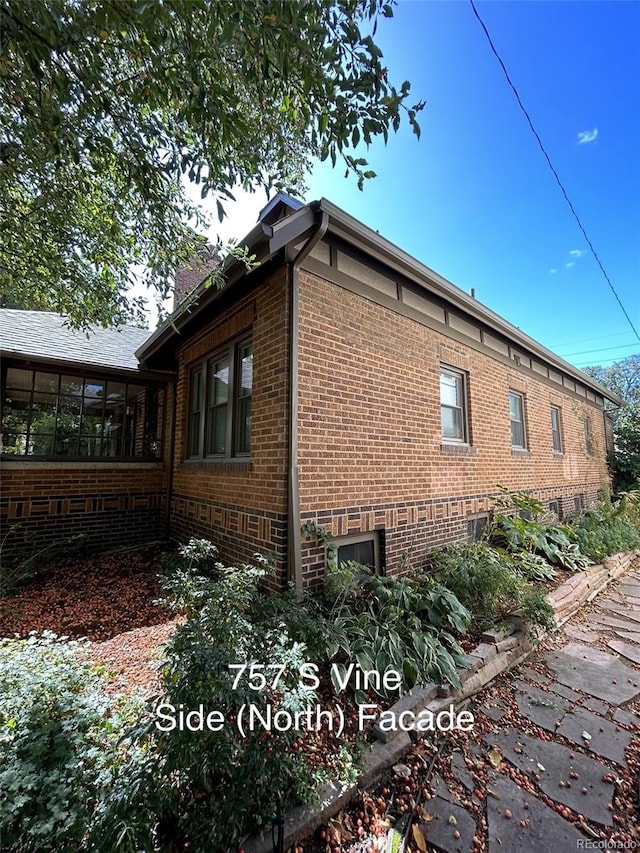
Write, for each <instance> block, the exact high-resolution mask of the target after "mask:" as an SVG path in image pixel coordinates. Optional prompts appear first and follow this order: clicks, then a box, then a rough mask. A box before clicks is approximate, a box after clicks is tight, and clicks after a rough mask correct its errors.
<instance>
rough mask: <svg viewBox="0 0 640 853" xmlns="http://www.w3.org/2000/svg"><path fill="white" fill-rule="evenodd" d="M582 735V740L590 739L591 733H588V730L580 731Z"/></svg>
mask: <svg viewBox="0 0 640 853" xmlns="http://www.w3.org/2000/svg"><path fill="white" fill-rule="evenodd" d="M582 737H583V738H584V740H591V735H590V734H589V732H582Z"/></svg>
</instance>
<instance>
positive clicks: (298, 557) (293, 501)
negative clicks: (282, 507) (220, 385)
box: [287, 211, 329, 595]
mask: <svg viewBox="0 0 640 853" xmlns="http://www.w3.org/2000/svg"><path fill="white" fill-rule="evenodd" d="M328 225H329V215H328V214H327V213H326V212H325V211H322V219H321V220H320V223H319V224H318V226H317V228H316V230H315V231H314V233H313V234H312V236H311V237H310V238H309V239H308V240H307V242H306V243H305V244H304V246H303V247H302V248H301V249H300V251H299V252H298V253H297V255H296V256H295V257H294V258H293V260H292V261H291V262H290V291H289V436H288V438H289V445H288V481H287V486H288V493H287V522H288V523H287V543H288V548H287V562H288V577H289V580H290V581H291V580H293V581H294V582H295V588H296V594H297V595H300V594H301V593H302V588H303V582H302V581H303V578H302V547H301V542H300V494H299V488H298V485H299V484H298V336H299V330H300V329H299V327H300V318H299V310H298V308H299V306H298V294H299V289H300V283H299V272H300V266H301V264H302V262H303V261H304V259H305V258H306V257H307V255H308V254H309V253H310V252H312V251H313V249H314V247H315V246H316V245H317V244H318V243H319V242H320V240H322V238H323V237H324V235H325V234H326V231H327V227H328Z"/></svg>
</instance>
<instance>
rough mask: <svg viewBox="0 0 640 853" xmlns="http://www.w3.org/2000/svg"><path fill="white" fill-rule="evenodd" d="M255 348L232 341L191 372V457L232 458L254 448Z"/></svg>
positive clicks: (189, 454) (189, 436) (243, 454)
mask: <svg viewBox="0 0 640 853" xmlns="http://www.w3.org/2000/svg"><path fill="white" fill-rule="evenodd" d="M252 387H253V347H252V344H251V341H250V340H247V339H244V340H240V341H232V342H231V343H229V344H228V345H227V346H225V347H224V348H223V349H221V350H219V351H218V352H216V353H215V354H214V355H213V356H211V357H210V358H207V359H206V360H204V361H201V362H200V363H199V364H197V365H195V366H194V367H192V368H191V372H190V374H189V411H188V419H187V424H188V456H189V457H191V458H201V457H205V458H230V457H238V456H248V455H249V452H250V450H251V392H252Z"/></svg>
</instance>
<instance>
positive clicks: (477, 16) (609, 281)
mask: <svg viewBox="0 0 640 853" xmlns="http://www.w3.org/2000/svg"><path fill="white" fill-rule="evenodd" d="M469 2H470V3H471V8H472V9H473V14H474V15H475V16H476V18H477V19H478V21H479V23H480V26H481V27H482V29H483V30H484V34H485V35H486V37H487V40H488V42H489V45H490V47H491V50H492V51H493V54H494V56H495V57H496V59H497V60H498V62H499V63H500V67H501V68H502V70H503V72H504V76H505V77H506V78H507V82H508V83H509V86H510V87H511V89H512V91H513V94H514V95H515V96H516V100H517V101H518V105H519V106H520V109H521V110H522V112H523V113H524V116H525V118H526V119H527V122H528V123H529V127H530V128H531V132H532V133H533V135H534V136H535V138H536V140H537V142H538V145H539V146H540V150H541V151H542V153H543V154H544V156H545V159H546V161H547V164H548V166H549V168H550V169H551V172H552V173H553V177H554V178H555V179H556V183H557V184H558V186H559V187H560V191H561V192H562V195H563V196H564V198H565V201H566V202H567V204H568V205H569V209H570V210H571V213H572V214H573V216H574V219H575V220H576V222H577V223H578V228H579V229H580V231H582V236H583V237H584V239H585V240H586V241H587V245H588V246H589V249H590V250H591V254H592V255H593V257H594V258H595V260H596V263H597V264H598V266H599V267H600V270H601V272H602V275H603V276H604V277H605V280H606V282H607V284H608V285H609V287H610V288H611V292H612V293H613V295H614V296H615V298H616V301H617V303H618V305H619V306H620V308H621V309H622V313H623V314H624V316H625V317H626V318H627V322H628V323H629V325H630V326H631V328H632V329H633V333H634V335H635V336H636V338H637V339H638V340H639V341H640V334H638V330H637V329H636V327H635V326H634V325H633V323H632V321H631V317H630V316H629V315H628V314H627V310H626V308H625V307H624V305H623V304H622V300H621V299H620V297H619V296H618V293H617V291H616V289H615V287H614V286H613V284H612V283H611V279H610V278H609V276H608V275H607V271H606V270H605V268H604V266H603V265H602V261H601V260H600V258H599V257H598V253H597V252H596V250H595V249H594V247H593V243H592V242H591V240H590V239H589V236H588V234H587V232H586V231H585V228H584V225H583V224H582V222H581V220H580V217H579V216H578V214H577V213H576V209H575V208H574V206H573V204H572V202H571V199H570V198H569V196H568V194H567V191H566V190H565V188H564V186H563V184H562V181H561V180H560V178H559V176H558V173H557V172H556V170H555V168H554V166H553V163H552V162H551V158H550V157H549V155H548V154H547V151H546V148H545V147H544V145H543V144H542V140H541V139H540V136H539V135H538V132H537V130H536V129H535V127H534V126H533V122H532V121H531V116H530V115H529V113H528V112H527V110H526V108H525V106H524V104H523V103H522V100H521V98H520V94H519V93H518V90H517V89H516V87H515V85H514V84H513V83H512V82H511V78H510V77H509V72H508V71H507V69H506V67H505V64H504V62H503V61H502V59H501V57H500V54H499V53H498V51H497V50H496V47H495V45H494V43H493V40H492V38H491V36H490V35H489V30H488V29H487V27H486V25H485V23H484V21H483V20H482V18H481V17H480V15H479V14H478V10H477V9H476V6H475V3H474V2H473V0H469Z"/></svg>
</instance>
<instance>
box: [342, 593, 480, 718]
mask: <svg viewBox="0 0 640 853" xmlns="http://www.w3.org/2000/svg"><path fill="white" fill-rule="evenodd" d="M360 590H361V591H360V594H359V595H358V596H354V597H353V598H352V599H351V600H350V601H348V602H346V603H345V604H343V605H342V606H341V607H340V608H339V609H338V611H337V613H335V615H334V619H333V626H334V628H333V632H332V636H331V638H330V640H329V645H328V648H327V652H328V658H329V659H330V660H334V661H336V662H337V663H340V662H341V661H343V660H346V662H347V663H351V662H353V661H357V663H358V664H359V666H360V667H361V668H362V669H363V670H371V669H376V670H377V671H378V672H380V673H384V671H385V670H386V669H389V668H390V669H394V670H396V671H397V672H399V673H400V674H401V675H402V677H403V685H402V686H403V688H404V689H405V690H406V689H410V688H411V687H413V686H414V685H415V684H419V683H426V682H427V681H436V682H440V683H442V682H444V681H449V682H450V683H452V684H454V685H455V686H459V684H460V682H459V678H458V675H457V673H456V667H457V666H459V665H461V662H462V655H463V652H462V649H461V648H460V646H459V644H458V642H457V640H456V639H455V637H454V636H453V635H452V633H451V631H452V630H455V631H458V632H460V633H464V631H465V630H466V628H467V625H468V623H469V618H470V617H469V613H468V612H467V611H466V610H465V608H464V607H463V606H462V605H461V604H460V602H459V601H458V600H457V599H456V597H455V596H454V595H453V594H452V593H451V592H450V591H449V590H446V589H444V588H443V587H441V586H439V585H438V584H434V583H433V582H430V581H428V580H427V579H426V578H422V579H421V581H420V583H418V582H416V581H415V580H413V579H410V578H400V579H399V578H388V577H380V576H373V577H369V578H366V579H364V580H362V581H361V585H360ZM332 673H333V674H334V675H336V677H337V674H338V673H342V674H343V673H344V669H343V667H339V668H338V670H337V672H336V669H333V670H332ZM383 695H384V694H383ZM356 699H357V700H358V701H365V699H364V697H363V696H358V695H356Z"/></svg>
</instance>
